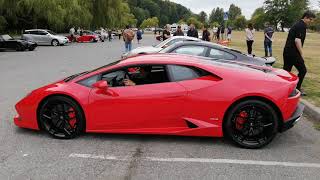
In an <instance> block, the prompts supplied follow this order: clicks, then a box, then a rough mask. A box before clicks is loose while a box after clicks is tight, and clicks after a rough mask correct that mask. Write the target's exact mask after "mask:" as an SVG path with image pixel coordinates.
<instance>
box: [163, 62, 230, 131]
mask: <svg viewBox="0 0 320 180" xmlns="http://www.w3.org/2000/svg"><path fill="white" fill-rule="evenodd" d="M168 70H169V72H170V73H171V77H172V81H175V82H177V83H179V84H180V85H182V86H183V87H184V88H186V90H187V92H188V95H187V97H186V100H185V102H184V103H183V104H182V105H181V108H182V109H183V115H182V119H183V120H185V121H187V122H188V124H189V126H190V127H201V128H209V131H208V132H207V133H209V134H211V135H213V134H214V133H218V134H219V135H221V128H220V129H219V127H220V126H221V123H222V118H220V117H223V113H221V112H222V111H221V108H222V107H223V105H225V104H224V101H226V99H225V98H224V95H223V92H222V93H221V89H222V88H221V86H222V83H221V82H222V78H220V77H218V76H215V75H213V74H211V73H209V72H207V71H205V70H203V69H200V68H198V67H190V66H182V65H170V66H168Z"/></svg>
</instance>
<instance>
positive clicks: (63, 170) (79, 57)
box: [0, 35, 320, 180]
mask: <svg viewBox="0 0 320 180" xmlns="http://www.w3.org/2000/svg"><path fill="white" fill-rule="evenodd" d="M151 37H152V36H151V35H149V37H145V39H144V41H143V44H149V45H151V44H156V41H155V40H153V38H151ZM143 44H142V45H143ZM122 46H123V44H122V42H120V41H118V40H116V41H114V42H112V43H109V42H105V43H95V44H72V45H69V46H64V47H39V48H38V49H36V51H34V52H0V72H1V76H0V84H1V86H0V92H1V95H0V179H23V180H24V179H137V180H142V179H166V180H167V179H267V180H269V179H270V180H273V179H319V177H320V133H319V131H316V130H315V129H314V128H313V125H312V123H311V122H310V121H309V120H307V119H306V118H303V119H302V121H301V122H300V123H299V124H298V125H297V126H296V127H294V128H293V129H291V130H290V131H288V132H286V133H284V134H280V135H279V136H277V137H276V138H275V140H274V141H273V142H272V143H271V144H270V145H269V146H267V147H265V148H264V149H260V150H246V149H240V148H238V147H235V146H233V145H232V144H230V143H229V142H228V141H226V140H224V139H219V138H194V137H168V136H154V135H152V136H142V135H109V134H86V135H83V136H81V137H80V138H77V139H74V140H57V139H52V138H50V137H49V136H48V135H46V134H45V133H43V132H35V131H30V130H24V129H19V128H17V127H15V126H14V124H13V122H12V118H13V116H14V115H15V110H14V108H13V107H14V104H15V103H16V102H17V101H18V100H19V99H21V98H22V97H23V96H25V95H26V94H27V93H28V92H29V91H30V90H32V89H34V88H37V87H39V86H42V85H45V84H48V83H50V82H53V81H55V80H57V79H60V78H63V77H65V76H68V75H71V74H73V73H76V72H80V71H84V70H88V69H92V68H94V67H98V66H101V65H104V64H106V63H109V62H112V61H114V60H117V59H118V58H119V57H120V54H121V52H122V50H123V48H122ZM135 46H137V44H135Z"/></svg>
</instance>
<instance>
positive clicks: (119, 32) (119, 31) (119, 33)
mask: <svg viewBox="0 0 320 180" xmlns="http://www.w3.org/2000/svg"><path fill="white" fill-rule="evenodd" d="M121 35H122V30H121V29H119V30H118V36H119V40H120V39H121Z"/></svg>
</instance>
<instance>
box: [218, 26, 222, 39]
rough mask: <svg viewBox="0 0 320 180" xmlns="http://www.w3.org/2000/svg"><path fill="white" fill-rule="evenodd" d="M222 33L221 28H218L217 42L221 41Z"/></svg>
mask: <svg viewBox="0 0 320 180" xmlns="http://www.w3.org/2000/svg"><path fill="white" fill-rule="evenodd" d="M220 33H221V28H220V26H218V29H217V40H218V41H220Z"/></svg>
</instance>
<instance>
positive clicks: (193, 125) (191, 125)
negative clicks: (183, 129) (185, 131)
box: [186, 120, 198, 129]
mask: <svg viewBox="0 0 320 180" xmlns="http://www.w3.org/2000/svg"><path fill="white" fill-rule="evenodd" d="M186 123H187V126H188V127H189V128H191V129H194V128H197V127H198V126H197V125H195V124H193V123H192V122H190V121H188V120H186Z"/></svg>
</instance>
